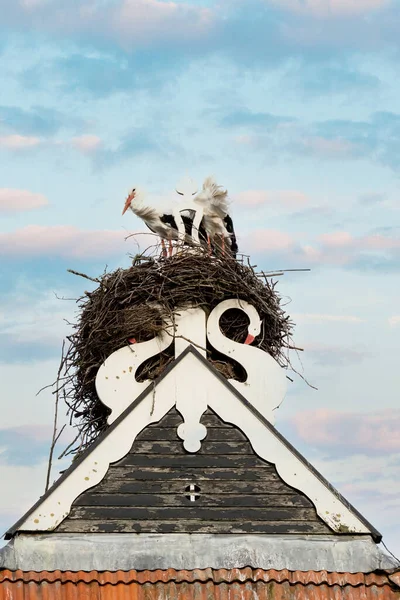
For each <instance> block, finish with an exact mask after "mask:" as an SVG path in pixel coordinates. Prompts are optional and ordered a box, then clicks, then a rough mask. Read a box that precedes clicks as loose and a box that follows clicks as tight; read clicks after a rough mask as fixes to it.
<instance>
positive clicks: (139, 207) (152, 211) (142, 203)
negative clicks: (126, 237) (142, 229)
mask: <svg viewBox="0 0 400 600" xmlns="http://www.w3.org/2000/svg"><path fill="white" fill-rule="evenodd" d="M146 197H147V194H146V192H145V191H144V190H142V189H140V188H137V187H136V188H133V190H132V191H131V193H130V194H129V195H128V197H127V199H126V200H125V206H124V209H123V211H122V214H125V213H126V211H127V210H128V209H130V210H131V211H132V212H133V213H134V214H135V215H136V216H137V217H139V219H142V221H144V223H145V224H146V225H147V227H148V228H149V229H150V231H152V232H153V233H156V234H157V235H158V236H160V238H161V246H162V252H163V256H167V251H166V248H165V240H168V244H169V255H170V256H171V254H172V240H176V239H178V237H179V233H178V231H177V227H176V223H175V220H174V218H173V216H172V215H170V214H167V213H164V212H163V211H161V210H158V209H157V208H154V207H152V206H149V205H148V204H147V202H146Z"/></svg>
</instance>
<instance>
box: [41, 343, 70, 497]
mask: <svg viewBox="0 0 400 600" xmlns="http://www.w3.org/2000/svg"><path fill="white" fill-rule="evenodd" d="M64 348H65V340H63V343H62V348H61V362H60V366H59V367H58V372H57V379H56V382H57V383H58V381H59V378H60V376H61V371H62V369H63V366H64ZM59 399H60V396H59V392H58V385H57V393H56V399H55V403H54V424H53V438H52V440H51V445H50V452H49V464H48V466H47V475H46V485H45V488H44V491H45V492H47V490H48V489H49V485H50V474H51V467H52V463H53V453H54V448H55V445H56V443H57V440H58V438H59V437H60V435H61V433H62V432H63V430H64V427H65V425H64V427H63V428H62V429H61V431H60V433H59V434H57V420H58V402H59Z"/></svg>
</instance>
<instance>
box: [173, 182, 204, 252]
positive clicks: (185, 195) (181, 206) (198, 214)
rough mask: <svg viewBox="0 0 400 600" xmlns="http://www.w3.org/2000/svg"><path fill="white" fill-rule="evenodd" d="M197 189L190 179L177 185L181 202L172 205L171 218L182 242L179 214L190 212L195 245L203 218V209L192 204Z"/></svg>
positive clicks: (182, 232) (181, 224)
mask: <svg viewBox="0 0 400 600" xmlns="http://www.w3.org/2000/svg"><path fill="white" fill-rule="evenodd" d="M197 189H198V188H197V185H196V183H195V182H194V181H193V180H192V179H190V177H185V178H184V179H182V180H181V181H180V182H179V183H178V184H177V186H176V191H177V193H178V194H179V195H180V196H181V201H180V202H177V203H174V207H173V216H174V219H175V222H176V224H177V227H178V231H179V236H180V238H181V240H182V241H184V240H185V235H186V232H185V225H184V223H183V221H182V218H181V213H182V212H186V211H190V213H191V214H192V215H193V221H192V232H191V233H192V238H193V241H194V242H195V244H200V240H199V229H200V223H201V220H202V218H203V208H202V207H201V206H199V205H198V204H196V203H195V202H194V197H195V195H196V193H197ZM176 251H177V248H176V247H175V252H176Z"/></svg>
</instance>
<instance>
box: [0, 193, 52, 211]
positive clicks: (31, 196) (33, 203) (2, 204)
mask: <svg viewBox="0 0 400 600" xmlns="http://www.w3.org/2000/svg"><path fill="white" fill-rule="evenodd" d="M48 204H49V201H48V200H47V198H46V196H44V195H43V194H35V193H34V192H29V191H28V190H13V189H8V188H0V213H1V212H6V213H7V212H23V211H26V210H33V209H36V208H42V207H43V206H47V205H48Z"/></svg>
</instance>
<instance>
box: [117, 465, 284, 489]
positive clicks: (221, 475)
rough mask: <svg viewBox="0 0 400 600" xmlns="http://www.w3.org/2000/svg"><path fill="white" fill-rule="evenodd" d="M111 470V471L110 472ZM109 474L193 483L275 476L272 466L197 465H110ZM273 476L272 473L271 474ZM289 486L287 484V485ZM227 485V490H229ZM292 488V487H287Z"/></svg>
mask: <svg viewBox="0 0 400 600" xmlns="http://www.w3.org/2000/svg"><path fill="white" fill-rule="evenodd" d="M110 471H112V472H110ZM110 471H109V475H107V477H108V476H109V477H116V478H118V479H126V478H127V479H137V480H143V481H144V480H147V479H151V480H158V479H178V478H180V479H182V481H189V482H193V483H195V481H196V479H199V480H202V479H213V480H214V479H216V480H218V479H220V480H224V481H227V482H231V481H232V479H235V478H236V477H237V478H238V479H242V480H247V481H248V482H249V484H250V483H251V482H252V481H260V480H263V479H267V480H270V479H271V474H274V475H275V477H277V475H276V472H275V470H274V469H273V467H269V469H268V468H266V469H263V468H262V467H256V468H254V469H234V471H232V469H230V468H225V469H224V468H222V469H215V468H213V467H210V468H203V469H202V468H199V467H192V468H190V467H182V468H181V469H180V468H178V467H174V468H173V467H140V468H139V467H111V468H110ZM272 476H273V475H272ZM287 487H289V486H287ZM229 489H230V488H229V486H228V487H227V490H229ZM289 489H292V488H289Z"/></svg>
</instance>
